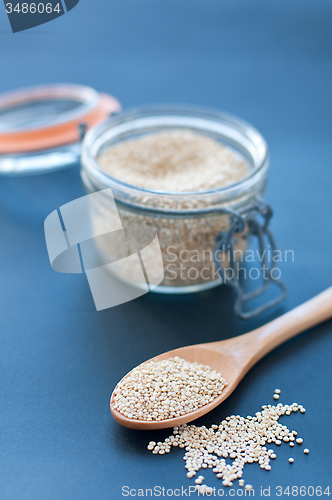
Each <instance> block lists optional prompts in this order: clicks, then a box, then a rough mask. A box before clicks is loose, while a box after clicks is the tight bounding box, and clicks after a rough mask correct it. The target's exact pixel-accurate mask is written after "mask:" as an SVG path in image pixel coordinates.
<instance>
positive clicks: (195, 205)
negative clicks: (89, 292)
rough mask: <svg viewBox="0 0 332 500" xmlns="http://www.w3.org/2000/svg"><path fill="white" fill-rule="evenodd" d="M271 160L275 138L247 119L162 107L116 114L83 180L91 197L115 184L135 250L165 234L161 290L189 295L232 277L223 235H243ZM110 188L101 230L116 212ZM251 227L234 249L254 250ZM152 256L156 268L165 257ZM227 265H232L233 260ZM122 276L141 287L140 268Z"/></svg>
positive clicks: (110, 247) (108, 257)
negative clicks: (238, 224)
mask: <svg viewBox="0 0 332 500" xmlns="http://www.w3.org/2000/svg"><path fill="white" fill-rule="evenodd" d="M268 164H269V156H268V148H267V145H266V142H265V140H264V139H263V137H262V136H261V135H260V133H259V132H258V131H257V130H255V129H254V128H253V127H252V126H251V125H249V124H247V123H246V122H244V121H242V120H240V119H238V118H236V117H233V116H230V115H227V114H224V113H221V112H218V111H214V110H209V109H205V108H192V107H186V106H176V105H173V106H171V105H169V106H167V105H156V106H146V107H141V108H136V109H134V110H130V111H126V112H123V113H121V114H119V115H115V116H113V117H111V118H110V119H109V120H108V121H107V122H105V123H103V124H101V125H99V126H98V127H95V128H94V129H92V130H91V131H90V132H88V134H87V135H86V137H85V139H84V142H83V150H82V179H83V182H84V185H85V188H86V190H87V192H88V193H93V192H96V191H100V190H104V189H105V190H106V189H107V188H111V192H112V194H113V196H114V199H115V202H116V206H117V208H118V212H119V215H120V218H121V222H122V226H123V228H124V232H125V233H126V236H127V237H128V241H129V242H131V243H129V244H128V245H129V246H128V249H127V250H128V254H130V252H131V251H132V249H133V248H136V249H137V250H140V249H143V248H145V247H147V246H148V245H149V244H150V243H151V241H152V240H153V239H154V237H155V236H156V234H157V236H158V240H159V244H160V249H161V253H162V260H163V266H164V278H163V280H162V281H161V283H160V284H159V285H158V286H157V287H156V288H154V291H157V292H164V293H183V292H184V293H187V292H191V291H198V290H202V289H206V288H211V287H214V286H216V285H218V284H220V283H221V282H222V280H221V279H220V272H219V274H218V269H217V267H216V260H215V257H216V254H215V247H216V240H218V235H219V236H220V234H222V235H227V234H228V233H229V236H230V237H232V236H234V235H232V234H231V233H230V226H231V225H232V223H233V222H234V214H235V218H236V214H242V216H241V215H240V218H241V220H242V222H243V220H244V219H243V214H247V215H248V214H250V212H251V210H252V209H253V207H255V206H256V207H257V198H258V197H260V196H261V195H262V193H263V191H264V186H265V182H266V175H267V171H268ZM108 192H110V190H109V191H105V196H104V197H98V198H97V200H98V201H97V203H95V204H94V205H93V208H92V213H91V221H92V225H93V226H94V227H96V228H97V232H98V233H99V234H100V233H101V232H106V230H105V228H107V225H108V224H109V222H110V221H111V218H112V210H111V209H110V206H111V205H109V204H108V200H107V198H108V196H107V193H108ZM242 226H243V224H242ZM101 228H104V229H101ZM247 232H248V224H246V225H245V226H243V227H242V228H240V229H239V228H238V229H237V234H236V235H235V236H236V237H235V238H233V239H232V242H233V247H232V249H233V250H234V255H235V254H237V255H243V252H245V250H246V247H247V244H248V237H247V236H248V234H247ZM97 246H98V250H99V251H100V253H101V255H103V257H104V261H105V262H110V261H113V262H114V261H116V260H119V259H121V258H122V257H124V255H123V248H122V245H114V244H108V243H107V241H106V240H102V241H101V242H100V243H99V244H98V243H97ZM120 248H121V250H120ZM236 251H238V252H236ZM224 255H226V254H225V253H224ZM146 258H147V259H148V261H149V264H148V265H149V269H150V271H151V269H152V270H153V264H154V261H156V260H157V259H156V255H154V252H153V251H150V254H149V255H147V256H146ZM239 258H240V257H239ZM235 260H236V258H235ZM220 261H222V262H223V266H224V267H225V262H226V263H227V264H228V265H229V264H230V263H229V259H228V257H227V256H226V257H225V258H224V259H220ZM144 264H145V265H147V262H146V260H144ZM233 264H234V263H233ZM217 265H218V264H217ZM220 268H221V266H219V271H220ZM152 273H153V271H152ZM140 276H141V274H140ZM119 277H120V278H121V279H123V280H124V281H126V282H131V283H132V285H134V286H140V283H139V281H137V280H136V278H135V273H134V272H133V270H132V269H130V267H129V268H128V267H127V268H125V267H124V266H122V268H121V273H120V275H119ZM144 286H145V283H144Z"/></svg>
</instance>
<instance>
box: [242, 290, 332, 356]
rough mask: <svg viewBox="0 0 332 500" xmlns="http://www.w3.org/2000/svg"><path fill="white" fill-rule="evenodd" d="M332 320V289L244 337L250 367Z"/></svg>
mask: <svg viewBox="0 0 332 500" xmlns="http://www.w3.org/2000/svg"><path fill="white" fill-rule="evenodd" d="M330 318H332V287H330V288H328V289H327V290H325V291H324V292H322V293H320V294H319V295H316V297H314V298H312V299H310V300H308V301H307V302H305V303H304V304H301V305H300V306H298V307H296V308H295V309H292V310H291V311H289V312H287V313H286V314H284V315H283V316H280V317H279V318H277V319H275V320H273V321H271V322H270V323H267V324H266V325H264V326H261V327H260V328H257V330H254V331H252V332H250V333H247V334H245V335H243V336H242V338H243V340H245V343H246V344H247V347H248V348H249V347H250V348H251V350H252V352H251V354H252V357H250V366H253V365H254V364H255V363H256V362H257V361H258V360H259V359H261V358H262V357H263V356H265V355H266V354H267V353H268V352H270V351H272V350H273V349H275V348H276V347H277V346H279V345H280V344H283V343H284V342H286V340H289V339H290V338H292V337H295V335H297V334H299V333H301V332H303V331H305V330H308V329H309V328H312V327H313V326H315V325H318V324H319V323H323V322H324V321H326V320H328V319H330Z"/></svg>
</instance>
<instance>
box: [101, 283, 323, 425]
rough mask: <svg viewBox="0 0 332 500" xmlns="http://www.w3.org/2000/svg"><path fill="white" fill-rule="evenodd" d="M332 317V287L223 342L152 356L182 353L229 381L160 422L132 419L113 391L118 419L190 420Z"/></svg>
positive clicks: (135, 422)
mask: <svg viewBox="0 0 332 500" xmlns="http://www.w3.org/2000/svg"><path fill="white" fill-rule="evenodd" d="M330 318H332V287H330V288H328V289H327V290H325V291H324V292H322V293H320V294H319V295H317V296H316V297H314V298H313V299H310V300H308V302H305V303H304V304H302V305H300V306H298V307H296V308H295V309H293V310H292V311H289V312H288V313H286V314H284V315H283V316H280V317H279V318H277V319H275V320H273V321H271V322H270V323H267V324H266V325H264V326H261V327H260V328H257V329H256V330H253V331H252V332H249V333H246V334H244V335H240V336H238V337H234V338H231V339H228V340H222V341H220V342H211V343H208V344H198V345H192V346H188V347H181V348H179V349H174V350H173V351H168V352H165V353H164V354H160V355H159V356H156V357H154V358H152V359H153V360H162V359H168V358H172V357H174V356H179V357H180V358H183V359H185V360H187V361H190V362H194V361H196V362H198V363H202V364H203V365H209V366H210V367H211V368H212V369H213V370H216V371H218V372H219V373H221V375H222V376H223V377H224V378H225V379H226V380H227V383H228V385H227V387H225V388H224V390H223V392H222V394H221V395H220V396H218V397H217V398H215V399H214V400H213V401H212V402H211V403H208V404H206V405H204V406H202V407H201V408H199V409H198V410H196V411H193V412H191V413H187V414H186V415H183V416H181V417H177V418H171V419H167V420H159V421H152V422H151V421H149V422H147V421H143V420H134V419H129V418H127V417H125V416H124V415H122V414H121V413H119V412H118V411H117V410H115V409H114V393H113V394H112V396H111V403H110V406H111V412H112V415H113V417H114V418H115V420H116V421H117V422H118V423H119V424H121V425H124V426H125V427H130V428H131V429H141V430H149V429H163V428H166V427H174V426H178V425H182V424H185V423H187V422H191V421H192V420H195V419H196V418H199V417H201V416H202V415H205V413H208V412H209V411H211V410H212V409H213V408H215V407H216V406H218V405H219V404H220V403H221V402H222V401H224V400H225V399H226V398H228V396H229V395H230V394H231V393H232V392H233V391H234V389H235V388H236V386H237V385H238V383H239V382H240V381H241V379H242V378H243V377H244V375H245V374H246V373H247V372H248V371H249V370H250V368H251V367H252V366H253V365H254V364H255V363H257V361H259V360H260V359H261V358H262V357H263V356H265V354H267V353H268V352H270V351H272V349H274V348H275V347H277V346H279V345H280V344H282V343H283V342H286V340H288V339H290V338H292V337H294V336H295V335H297V334H298V333H301V332H303V331H304V330H308V329H309V328H311V327H313V326H315V325H317V324H319V323H322V322H323V321H326V320H327V319H330Z"/></svg>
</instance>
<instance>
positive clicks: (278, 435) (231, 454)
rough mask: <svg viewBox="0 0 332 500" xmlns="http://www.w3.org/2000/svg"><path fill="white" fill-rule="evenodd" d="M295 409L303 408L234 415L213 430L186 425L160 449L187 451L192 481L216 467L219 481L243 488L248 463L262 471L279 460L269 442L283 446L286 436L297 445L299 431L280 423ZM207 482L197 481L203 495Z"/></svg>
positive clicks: (273, 408)
mask: <svg viewBox="0 0 332 500" xmlns="http://www.w3.org/2000/svg"><path fill="white" fill-rule="evenodd" d="M295 408H296V410H297V409H298V408H299V405H297V404H296V403H295V404H293V405H282V404H281V403H278V404H277V405H276V406H272V405H265V406H262V410H261V411H259V412H257V413H255V415H254V416H253V417H252V416H247V417H246V418H245V417H241V416H240V415H231V416H229V417H226V418H225V419H224V420H223V421H222V422H220V424H218V425H217V424H213V425H212V426H211V427H210V428H208V427H206V426H204V425H203V426H202V427H197V426H196V425H193V424H191V425H187V424H184V425H181V426H179V427H174V429H173V434H172V435H171V436H169V437H168V438H166V439H167V441H166V440H165V441H164V443H161V446H159V448H160V447H162V446H165V444H166V443H168V445H169V447H171V446H177V447H182V448H185V454H184V457H183V459H184V461H185V468H186V470H187V471H188V472H187V476H188V477H189V478H191V477H194V475H195V474H196V473H198V472H199V471H200V469H206V468H212V469H213V472H214V473H215V474H216V476H217V478H218V479H220V480H222V484H223V486H225V487H230V486H232V485H233V483H234V481H236V480H239V486H241V487H242V486H243V485H244V480H243V479H242V475H243V469H244V466H245V465H246V464H248V463H249V464H250V463H256V462H257V463H258V465H259V466H260V467H261V468H262V469H265V470H266V471H270V470H271V462H270V461H271V459H275V458H276V454H275V452H274V450H273V449H272V448H267V446H266V445H267V443H275V444H279V445H280V444H281V443H282V441H285V439H284V438H285V437H286V442H287V439H288V441H289V443H290V445H294V442H293V441H290V439H291V438H294V436H296V435H297V432H296V431H290V430H289V429H288V428H287V426H286V425H281V424H280V423H279V422H278V420H279V418H280V417H281V416H283V415H286V414H287V412H288V411H289V412H290V413H292V412H293V411H294V409H295ZM296 410H295V411H296ZM299 439H302V438H299ZM150 444H151V441H150V443H149V445H150ZM158 445H159V443H157V445H155V447H154V450H155V448H156V447H157V448H158ZM154 450H153V451H152V453H154ZM157 453H158V452H157ZM304 453H309V450H307V449H305V450H304ZM226 458H230V459H231V460H232V463H231V464H229V463H227V462H226ZM289 462H290V463H293V462H294V459H293V458H292V457H291V458H289ZM203 480H204V477H203V476H198V478H197V479H196V481H195V483H196V489H197V491H198V492H200V493H202V494H203V493H204V492H205V493H206V491H207V488H208V487H207V486H206V485H204V484H202V483H203ZM246 488H247V489H251V488H252V486H251V485H246Z"/></svg>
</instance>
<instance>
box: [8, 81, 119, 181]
mask: <svg viewBox="0 0 332 500" xmlns="http://www.w3.org/2000/svg"><path fill="white" fill-rule="evenodd" d="M120 109H121V106H120V103H119V102H118V101H117V100H116V99H115V98H114V97H112V96H110V95H106V94H100V93H98V92H97V91H95V90H94V89H92V88H90V87H84V86H81V85H68V84H67V85H62V84H57V85H46V86H41V87H32V88H28V89H22V90H16V91H13V92H8V93H6V94H2V95H0V175H4V174H7V175H13V174H17V175H24V174H29V173H42V172H46V171H50V170H56V169H59V168H64V167H67V166H70V165H73V164H75V163H77V162H78V161H79V158H80V151H81V147H80V141H81V138H82V134H83V133H84V132H85V130H87V129H89V128H90V127H92V126H93V125H97V124H98V123H101V122H102V121H104V120H106V119H107V118H108V117H109V115H110V114H112V113H114V112H117V111H119V110H120Z"/></svg>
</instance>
